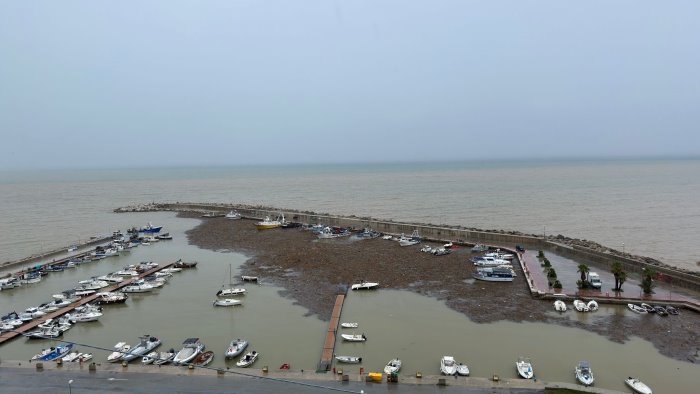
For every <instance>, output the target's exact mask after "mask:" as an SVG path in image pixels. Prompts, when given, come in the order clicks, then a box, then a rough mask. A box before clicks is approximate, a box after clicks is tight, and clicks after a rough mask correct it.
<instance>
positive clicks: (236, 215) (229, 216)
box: [226, 211, 243, 220]
mask: <svg viewBox="0 0 700 394" xmlns="http://www.w3.org/2000/svg"><path fill="white" fill-rule="evenodd" d="M242 217H243V216H241V214H240V213H238V212H236V211H231V212H229V213H227V214H226V219H231V220H238V219H240V218H242Z"/></svg>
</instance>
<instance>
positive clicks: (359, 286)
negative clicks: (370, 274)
mask: <svg viewBox="0 0 700 394" xmlns="http://www.w3.org/2000/svg"><path fill="white" fill-rule="evenodd" d="M377 287H379V283H376V282H365V281H362V282H360V283H355V284H353V285H352V286H350V288H351V289H352V290H372V289H376V288H377Z"/></svg>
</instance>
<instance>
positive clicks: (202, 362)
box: [192, 350, 214, 367]
mask: <svg viewBox="0 0 700 394" xmlns="http://www.w3.org/2000/svg"><path fill="white" fill-rule="evenodd" d="M213 360H214V352H212V351H211V350H207V351H206V352H202V353H200V354H199V355H198V356H197V357H195V358H194V359H193V360H192V365H194V366H196V367H204V366H206V365H209V363H211V362H212V361H213Z"/></svg>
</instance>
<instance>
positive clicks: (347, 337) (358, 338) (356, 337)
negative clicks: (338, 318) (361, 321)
mask: <svg viewBox="0 0 700 394" xmlns="http://www.w3.org/2000/svg"><path fill="white" fill-rule="evenodd" d="M340 336H341V337H342V338H343V340H344V341H348V342H364V341H366V340H367V337H366V336H365V334H362V335H360V334H341V335H340Z"/></svg>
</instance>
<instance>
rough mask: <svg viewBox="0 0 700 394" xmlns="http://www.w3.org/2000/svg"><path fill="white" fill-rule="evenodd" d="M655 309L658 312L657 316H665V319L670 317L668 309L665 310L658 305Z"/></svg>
mask: <svg viewBox="0 0 700 394" xmlns="http://www.w3.org/2000/svg"><path fill="white" fill-rule="evenodd" d="M654 309H655V310H656V314H657V315H659V316H664V317H665V316H668V311H667V310H666V308H664V307H663V306H661V305H657V306H655V307H654Z"/></svg>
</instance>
